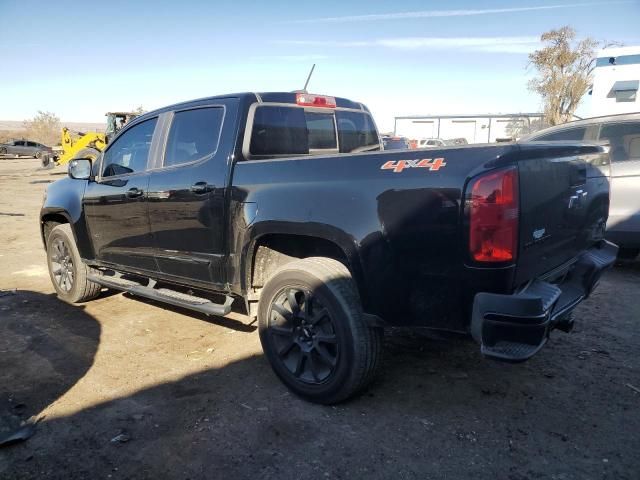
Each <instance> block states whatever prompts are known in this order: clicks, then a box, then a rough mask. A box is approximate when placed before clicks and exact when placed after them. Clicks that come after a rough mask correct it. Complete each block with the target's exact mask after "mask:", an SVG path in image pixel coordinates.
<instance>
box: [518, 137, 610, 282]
mask: <svg viewBox="0 0 640 480" xmlns="http://www.w3.org/2000/svg"><path fill="white" fill-rule="evenodd" d="M521 147H522V151H521V152H520V158H519V161H518V167H519V180H520V228H519V236H520V240H519V252H518V260H517V267H516V277H515V285H516V286H518V285H521V284H523V283H525V282H527V281H529V280H532V279H534V278H538V277H540V276H543V275H544V274H547V273H550V272H553V271H560V272H561V271H562V270H563V268H562V267H563V266H566V265H568V264H570V263H571V262H572V261H573V259H575V258H576V257H577V256H578V255H579V254H580V253H582V252H584V251H585V250H586V249H588V248H589V247H590V246H592V245H593V244H594V243H595V242H597V241H598V240H600V239H602V238H603V234H604V229H605V224H606V219H607V215H608V209H609V181H608V178H607V177H608V172H609V155H608V152H607V150H606V149H605V148H603V147H600V146H596V145H589V144H584V145H582V146H576V145H575V144H573V145H568V144H558V143H555V142H553V143H550V142H547V143H532V144H527V145H521Z"/></svg>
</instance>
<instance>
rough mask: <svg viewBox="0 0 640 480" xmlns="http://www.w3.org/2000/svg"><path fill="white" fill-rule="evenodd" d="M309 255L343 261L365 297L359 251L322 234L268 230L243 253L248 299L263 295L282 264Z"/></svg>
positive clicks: (244, 288) (244, 280)
mask: <svg viewBox="0 0 640 480" xmlns="http://www.w3.org/2000/svg"><path fill="white" fill-rule="evenodd" d="M309 257H324V258H330V259H333V260H336V261H338V262H340V263H341V264H343V265H344V266H345V267H346V268H347V269H348V270H349V272H350V273H351V275H352V277H353V281H354V282H355V283H356V287H357V289H358V291H359V293H360V297H361V299H364V298H365V297H364V286H363V283H362V281H361V275H360V272H361V269H360V264H359V258H358V256H357V252H356V251H355V250H354V249H350V248H349V247H345V246H344V245H341V244H339V243H338V242H336V241H333V240H330V239H327V238H325V237H322V236H315V235H300V234H290V233H265V234H263V235H261V236H259V237H257V238H255V239H254V240H253V241H252V242H251V243H250V244H249V245H248V246H247V249H246V252H245V254H244V255H243V263H244V265H243V279H242V281H243V283H244V284H243V285H242V288H243V290H245V291H246V292H247V295H246V298H247V300H248V301H249V302H251V301H255V300H257V299H258V298H259V296H260V290H261V289H262V287H263V286H264V284H265V283H266V281H267V280H268V279H269V277H270V276H272V275H273V274H274V273H275V272H276V271H277V270H278V269H279V268H281V267H282V266H283V265H286V264H287V263H290V262H293V261H296V260H299V259H303V258H309Z"/></svg>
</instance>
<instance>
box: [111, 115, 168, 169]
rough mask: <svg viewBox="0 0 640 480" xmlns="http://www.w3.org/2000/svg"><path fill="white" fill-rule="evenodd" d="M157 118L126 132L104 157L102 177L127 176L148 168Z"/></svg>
mask: <svg viewBox="0 0 640 480" xmlns="http://www.w3.org/2000/svg"><path fill="white" fill-rule="evenodd" d="M157 121H158V119H157V118H151V119H149V120H146V121H144V122H142V123H139V124H137V125H135V126H133V127H131V128H129V130H127V131H126V132H124V133H123V134H122V135H120V137H118V139H117V140H116V141H115V142H114V143H113V144H112V145H110V147H109V148H108V149H107V150H106V151H105V152H104V155H103V157H102V176H103V177H112V176H115V175H127V174H130V173H136V172H142V171H144V170H145V169H146V168H147V159H148V158H149V149H150V148H151V139H152V138H153V131H154V130H155V128H156V123H157Z"/></svg>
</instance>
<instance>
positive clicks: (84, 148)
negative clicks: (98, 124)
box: [42, 112, 137, 166]
mask: <svg viewBox="0 0 640 480" xmlns="http://www.w3.org/2000/svg"><path fill="white" fill-rule="evenodd" d="M136 116H137V114H136V113H133V112H108V113H106V117H107V128H106V129H105V132H104V133H100V132H84V133H81V132H78V133H79V137H78V138H75V139H74V138H73V136H72V134H71V132H70V131H69V129H68V128H67V127H64V128H63V129H62V143H61V147H62V151H61V152H60V153H59V155H57V156H55V157H53V158H49V157H46V158H43V159H42V164H43V166H47V165H48V164H49V162H51V161H52V160H53V161H55V163H56V165H64V164H65V163H69V161H71V160H73V159H74V158H90V159H91V160H95V159H96V158H98V155H100V152H102V151H103V150H104V149H105V147H106V146H107V144H108V143H109V139H110V138H113V137H114V136H115V134H116V133H118V131H120V129H121V128H122V127H124V126H125V125H126V124H127V123H129V122H130V121H131V120H133V119H134V118H135V117H136Z"/></svg>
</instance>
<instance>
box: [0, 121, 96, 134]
mask: <svg viewBox="0 0 640 480" xmlns="http://www.w3.org/2000/svg"><path fill="white" fill-rule="evenodd" d="M60 125H61V126H63V127H67V128H68V129H69V130H71V131H74V132H104V129H105V127H106V124H105V123H89V122H65V121H61V122H60ZM23 130H24V123H23V122H21V121H16V120H0V132H2V131H5V132H6V131H9V132H16V133H18V132H21V131H23Z"/></svg>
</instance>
